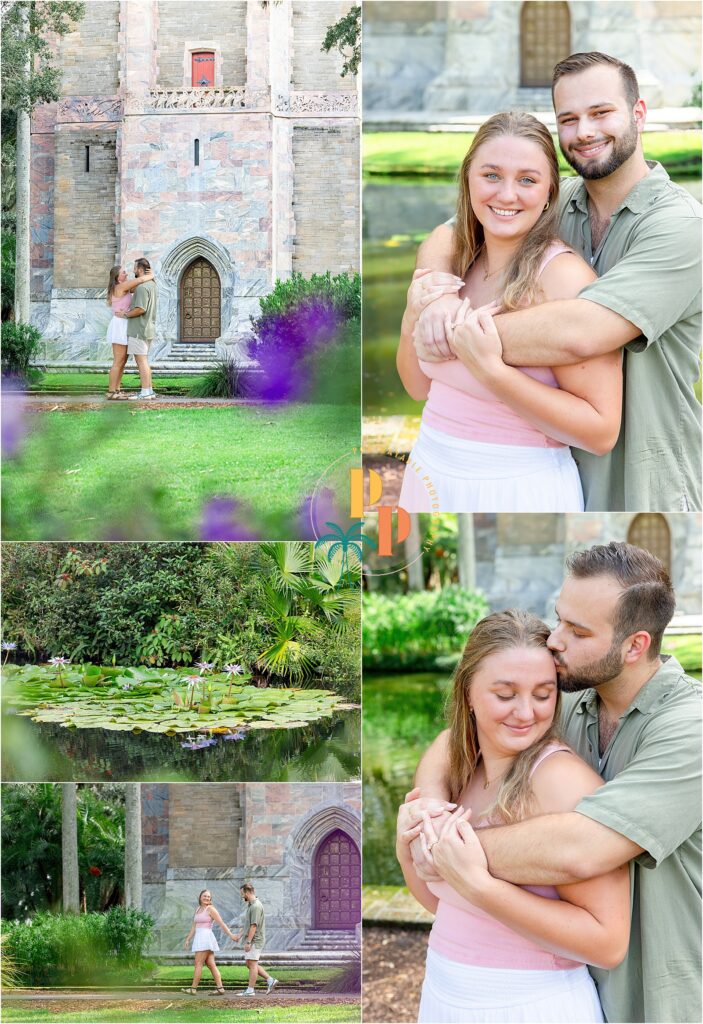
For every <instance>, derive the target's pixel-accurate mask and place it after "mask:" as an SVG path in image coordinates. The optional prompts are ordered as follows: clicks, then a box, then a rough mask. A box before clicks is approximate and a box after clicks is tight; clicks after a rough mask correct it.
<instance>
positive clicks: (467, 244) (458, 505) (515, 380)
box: [396, 112, 622, 512]
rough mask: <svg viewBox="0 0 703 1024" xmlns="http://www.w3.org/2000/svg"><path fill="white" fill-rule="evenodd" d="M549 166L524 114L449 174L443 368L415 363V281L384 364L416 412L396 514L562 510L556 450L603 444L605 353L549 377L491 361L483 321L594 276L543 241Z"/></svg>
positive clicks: (618, 400) (568, 500)
mask: <svg viewBox="0 0 703 1024" xmlns="http://www.w3.org/2000/svg"><path fill="white" fill-rule="evenodd" d="M558 194H559V167H558V162H557V155H556V150H555V148H554V143H553V141H552V137H551V135H550V133H549V131H548V130H547V128H545V126H544V125H543V124H541V122H539V121H538V120H537V119H536V118H534V117H532V115H530V114H523V113H515V112H508V113H502V114H496V115H495V116H493V117H491V118H489V119H488V120H487V121H486V122H485V123H484V124H483V125H482V126H481V128H480V129H479V131H478V132H477V133H476V137H475V138H474V141H473V143H472V145H471V148H470V149H469V151H468V153H467V155H466V157H465V158H464V162H463V164H462V166H461V171H460V176H459V199H458V205H457V215H456V224H455V230H454V234H455V251H454V272H455V274H456V278H455V280H454V283H450V282H448V283H447V284H446V285H444V286H439V287H435V288H433V289H431V291H432V294H433V295H434V297H437V296H438V295H439V294H441V293H442V292H445V291H446V292H451V291H457V292H458V294H459V296H460V297H461V298H463V299H465V302H464V305H463V306H462V307H461V309H460V311H459V314H458V316H457V318H456V320H455V323H454V324H453V325H447V328H448V330H449V332H450V334H452V331H453V334H452V337H453V341H452V349H453V351H454V353H455V355H456V357H457V358H456V359H453V360H446V361H444V362H437V363H427V362H423V361H420V360H418V358H417V355H416V353H415V347H414V345H413V332H414V329H415V324H416V323H417V318H418V317H419V315H420V313H421V311H422V309H423V305H422V303H423V299H426V298H427V295H425V294H423V282H422V277H423V276H424V274H425V273H426V272H424V271H422V270H419V271H416V274H415V275H414V278H413V284H412V285H411V288H410V291H409V293H408V298H409V305H408V309H407V310H406V313H405V315H404V317H403V322H402V326H401V336H400V342H399V346H398V353H397V360H396V362H397V367H398V373H399V375H400V378H401V381H402V383H403V385H404V387H405V390H406V391H407V392H408V394H409V395H410V396H411V398H415V399H417V400H418V401H424V402H425V406H424V410H423V414H422V423H421V427H420V434H419V437H418V440H417V442H416V444H415V446H414V448H413V450H412V452H411V455H410V458H409V460H408V465H407V467H406V471H405V476H404V479H403V487H402V492H401V495H400V502H399V504H400V505H402V507H403V508H405V509H406V510H407V511H409V512H430V511H442V512H481V511H490V512H500V511H504V512H570V511H582V510H583V494H582V491H581V483H580V480H579V476H578V471H577V467H576V464H575V462H574V460H573V458H572V456H571V453H570V450H569V445H574V446H576V447H579V448H583V449H586V450H588V451H591V452H594V453H595V454H598V455H601V454H605V453H606V452H608V451H610V449H611V448H612V447H613V446H614V444H615V442H616V440H617V437H618V434H619V431H620V418H621V407H622V379H621V377H622V374H621V365H620V364H621V357H620V353H619V352H614V353H609V354H608V355H605V356H599V357H598V358H596V359H592V360H589V361H588V362H585V363H581V364H579V365H576V366H560V367H556V368H554V370H551V369H549V368H548V367H543V368H518V367H512V366H508V365H506V364H505V363H504V362H503V360H502V349H501V344H500V338H499V337H498V334H497V331H496V329H495V326H494V324H493V320H492V315H491V314H492V313H495V312H496V311H497V310H498V309H499V308H502V309H503V310H512V309H517V308H520V307H524V306H529V305H533V304H536V303H540V302H547V301H554V300H558V299H569V298H574V297H575V296H576V295H578V293H579V292H580V291H581V289H582V288H584V287H585V286H586V285H587V284H589V283H590V282H591V281H593V280H595V276H596V275H595V274H594V272H593V270H592V269H591V268H590V267H589V266H588V264H587V263H586V262H585V261H584V260H583V259H581V257H580V256H578V255H577V254H576V253H574V252H573V251H572V250H571V249H569V248H568V246H566V245H565V244H564V243H563V242H561V241H560V240H559V239H558V238H557V237H556V224H557V202H556V201H557V198H558Z"/></svg>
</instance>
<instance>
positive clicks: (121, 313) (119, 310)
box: [115, 309, 127, 320]
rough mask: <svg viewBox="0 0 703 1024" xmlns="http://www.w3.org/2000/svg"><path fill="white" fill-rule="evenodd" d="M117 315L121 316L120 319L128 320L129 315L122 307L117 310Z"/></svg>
mask: <svg viewBox="0 0 703 1024" xmlns="http://www.w3.org/2000/svg"><path fill="white" fill-rule="evenodd" d="M115 316H116V317H119V319H120V320H126V319H127V316H126V315H125V313H123V312H122V310H121V309H117V310H115Z"/></svg>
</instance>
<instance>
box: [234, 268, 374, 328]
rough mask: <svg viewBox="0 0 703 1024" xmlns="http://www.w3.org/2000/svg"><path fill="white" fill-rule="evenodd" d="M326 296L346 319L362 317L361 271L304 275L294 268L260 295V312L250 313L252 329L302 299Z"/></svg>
mask: <svg viewBox="0 0 703 1024" xmlns="http://www.w3.org/2000/svg"><path fill="white" fill-rule="evenodd" d="M318 297H322V298H328V299H330V300H331V301H332V304H333V306H334V307H335V309H337V310H339V312H340V313H341V314H342V316H343V317H344V319H345V320H358V321H360V320H361V275H360V274H337V275H336V276H335V277H332V275H331V274H330V272H329V270H328V271H327V273H326V274H313V275H312V276H311V277H309V278H306V277H303V275H302V274H299V273H298V272H297V271H296V272H294V273H293V274H292V275H291V276H290V277H289V278H287V279H286V280H285V281H276V284H275V285H274V289H273V291H272V292H270V293H269V294H268V295H266V296H264V298H262V299H260V301H259V305H260V306H261V315H260V316H258V317H252V321H251V322H252V327H253V328H254V332H255V333H258V332H259V330H260V329H261V328H262V327H263V326H264V325H265V323H266V321H267V320H269V319H270V318H272V317H274V316H277V315H279V314H281V313H286V312H288V310H290V309H293V308H295V307H296V306H299V305H300V304H301V303H302V302H303V301H304V300H305V299H310V298H318Z"/></svg>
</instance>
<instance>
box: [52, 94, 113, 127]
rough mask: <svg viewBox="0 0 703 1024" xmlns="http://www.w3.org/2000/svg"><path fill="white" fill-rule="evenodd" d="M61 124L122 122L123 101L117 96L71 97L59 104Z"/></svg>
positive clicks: (58, 118)
mask: <svg viewBox="0 0 703 1024" xmlns="http://www.w3.org/2000/svg"><path fill="white" fill-rule="evenodd" d="M56 120H57V121H58V122H59V123H60V124H70V123H72V122H75V121H80V122H82V123H94V122H96V121H121V120H122V100H121V99H119V98H118V97H117V96H110V97H108V98H106V99H103V98H102V97H93V96H69V97H68V98H67V99H63V100H61V101H60V102H59V106H58V116H57V118H56Z"/></svg>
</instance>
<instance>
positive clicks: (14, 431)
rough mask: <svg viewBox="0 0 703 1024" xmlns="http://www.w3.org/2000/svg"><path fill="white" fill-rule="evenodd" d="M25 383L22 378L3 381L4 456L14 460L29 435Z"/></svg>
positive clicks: (4, 379) (8, 378) (5, 378)
mask: <svg viewBox="0 0 703 1024" xmlns="http://www.w3.org/2000/svg"><path fill="white" fill-rule="evenodd" d="M24 387H25V384H24V381H23V380H22V378H21V377H9V376H8V377H3V379H2V414H1V417H0V418H1V419H2V454H3V455H4V456H5V458H12V457H13V456H14V455H17V453H18V452H19V450H20V448H21V446H22V441H23V439H24V436H25V434H26V433H27V419H26V415H27V414H26V408H25V392H24Z"/></svg>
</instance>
